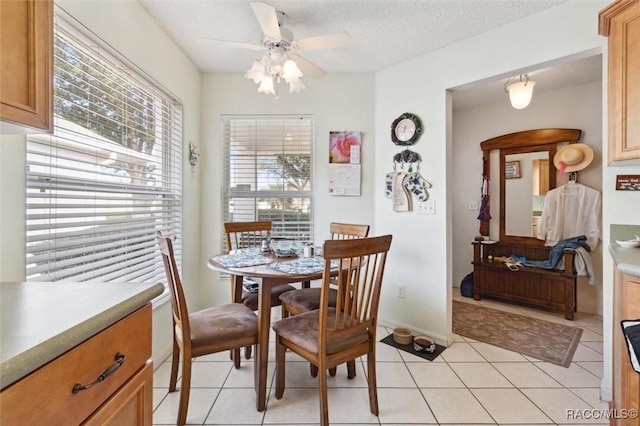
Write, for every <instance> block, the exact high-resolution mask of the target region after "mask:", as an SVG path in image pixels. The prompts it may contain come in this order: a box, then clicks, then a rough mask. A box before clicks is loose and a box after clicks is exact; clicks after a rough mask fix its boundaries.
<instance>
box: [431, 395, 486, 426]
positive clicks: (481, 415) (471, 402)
mask: <svg viewBox="0 0 640 426" xmlns="http://www.w3.org/2000/svg"><path fill="white" fill-rule="evenodd" d="M421 392H422V394H423V395H424V397H425V399H426V400H427V404H429V407H430V408H431V410H432V411H433V414H434V416H435V418H436V420H437V421H438V423H447V424H448V423H457V424H466V423H494V420H493V419H492V418H491V416H490V415H489V413H487V411H486V410H485V409H484V408H483V407H482V405H480V403H479V402H478V401H477V400H476V398H475V397H474V396H473V394H472V393H471V392H470V391H469V390H468V389H421Z"/></svg>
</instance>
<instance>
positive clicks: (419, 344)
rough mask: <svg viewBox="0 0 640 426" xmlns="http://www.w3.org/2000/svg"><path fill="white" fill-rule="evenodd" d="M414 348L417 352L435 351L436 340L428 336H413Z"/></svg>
mask: <svg viewBox="0 0 640 426" xmlns="http://www.w3.org/2000/svg"><path fill="white" fill-rule="evenodd" d="M413 349H415V350H416V352H428V353H430V354H431V353H433V351H435V350H436V342H434V341H433V339H431V338H430V337H427V336H416V337H414V338H413Z"/></svg>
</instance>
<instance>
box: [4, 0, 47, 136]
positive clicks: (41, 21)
mask: <svg viewBox="0 0 640 426" xmlns="http://www.w3.org/2000/svg"><path fill="white" fill-rule="evenodd" d="M52 92H53V0H11V1H0V119H1V120H5V121H10V122H12V123H16V124H20V125H25V126H29V127H34V128H37V129H42V130H47V131H50V130H51V129H52V125H53V97H52Z"/></svg>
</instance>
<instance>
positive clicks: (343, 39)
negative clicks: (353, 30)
mask: <svg viewBox="0 0 640 426" xmlns="http://www.w3.org/2000/svg"><path fill="white" fill-rule="evenodd" d="M350 42H351V36H350V35H349V33H348V32H346V31H343V32H340V33H333V34H326V35H321V36H316V37H309V38H303V39H302V40H298V41H296V43H295V47H296V49H298V50H319V49H334V48H337V47H345V46H347V45H349V43H350Z"/></svg>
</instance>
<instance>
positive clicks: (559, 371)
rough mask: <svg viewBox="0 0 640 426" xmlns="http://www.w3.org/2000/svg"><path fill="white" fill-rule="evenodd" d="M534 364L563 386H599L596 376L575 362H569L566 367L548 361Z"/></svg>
mask: <svg viewBox="0 0 640 426" xmlns="http://www.w3.org/2000/svg"><path fill="white" fill-rule="evenodd" d="M534 364H535V366H536V367H538V368H540V369H541V370H542V371H544V372H545V373H547V374H548V375H550V376H551V377H553V378H554V379H555V380H556V381H558V382H559V383H560V384H562V385H563V386H565V387H571V388H595V387H599V386H600V379H599V378H598V377H596V376H595V375H594V374H592V373H590V372H589V371H587V370H585V369H584V368H582V367H580V366H579V365H577V364H575V363H571V364H570V365H569V367H568V368H565V367H562V366H560V365H555V364H550V363H548V362H536V363H534Z"/></svg>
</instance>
